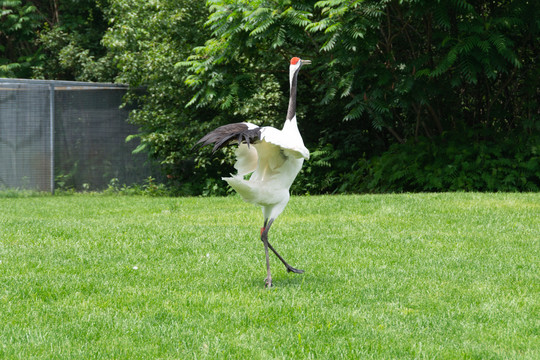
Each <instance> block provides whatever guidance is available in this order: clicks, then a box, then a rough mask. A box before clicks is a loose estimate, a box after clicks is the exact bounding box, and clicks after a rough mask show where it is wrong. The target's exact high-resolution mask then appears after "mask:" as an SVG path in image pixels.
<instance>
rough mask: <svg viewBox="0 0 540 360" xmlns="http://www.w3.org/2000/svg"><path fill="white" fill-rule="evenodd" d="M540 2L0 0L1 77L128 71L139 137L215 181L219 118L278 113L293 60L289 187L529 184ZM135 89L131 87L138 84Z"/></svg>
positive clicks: (539, 126)
mask: <svg viewBox="0 0 540 360" xmlns="http://www.w3.org/2000/svg"><path fill="white" fill-rule="evenodd" d="M539 9H540V2H538V1H533V0H529V1H526V0H514V1H510V0H501V1H465V0H448V1H442V0H440V1H437V0H402V1H396V0H393V1H390V0H383V1H369V0H365V1H358V0H330V1H301V0H300V1H296V0H295V1H287V0H273V1H272V0H268V1H240V0H234V1H233V0H209V1H207V2H206V3H205V2H204V1H193V0H155V1H147V0H80V1H77V0H66V1H59V0H51V1H21V0H0V20H1V21H0V77H20V78H46V79H63V80H83V81H114V82H121V83H127V84H129V85H131V87H132V88H133V89H138V91H133V92H132V93H131V94H130V95H129V98H128V99H126V101H132V100H136V101H137V103H138V104H139V106H138V110H136V111H133V113H132V114H131V121H133V122H134V123H136V124H138V125H139V126H140V128H141V133H140V134H138V136H139V137H140V139H141V141H142V142H141V147H140V149H139V150H141V151H142V150H144V151H149V152H150V153H151V154H152V156H154V157H156V158H157V159H159V161H161V163H162V165H163V169H164V172H165V174H166V175H167V178H168V179H169V181H170V184H169V185H170V186H171V187H172V188H173V189H174V191H175V192H176V193H177V194H224V193H226V192H227V189H226V187H225V184H224V183H223V182H222V181H221V180H220V176H222V175H228V173H229V172H232V171H233V168H232V166H231V165H230V163H231V161H230V160H231V157H232V151H231V150H225V151H222V152H219V153H218V154H217V156H215V157H211V156H209V150H203V151H202V152H200V153H193V152H192V150H191V147H192V146H193V144H194V143H195V142H196V140H197V139H198V138H200V137H201V136H202V135H203V134H204V133H205V132H206V131H208V130H211V129H212V128H214V127H216V126H219V125H222V124H225V123H230V122H237V121H250V122H253V123H256V124H260V125H262V124H264V125H273V126H276V127H280V126H281V124H282V122H283V121H284V118H285V112H286V107H287V100H288V72H287V67H288V60H289V59H290V58H291V57H292V56H300V57H302V58H305V59H310V60H312V61H313V64H312V65H311V66H310V67H309V68H308V67H306V68H305V69H304V70H303V71H302V73H301V75H300V78H299V83H300V85H299V98H298V99H299V100H298V101H299V104H298V119H299V126H300V128H301V129H300V130H301V132H302V134H303V137H304V141H305V143H306V146H307V147H308V148H309V149H310V150H311V152H312V159H311V160H310V161H309V162H306V163H305V165H304V169H303V170H302V173H301V174H300V176H299V178H298V179H297V182H296V183H295V185H293V187H294V188H293V192H294V193H296V194H304V193H311V194H317V193H334V192H349V193H353V192H401V191H449V190H450V191H457V190H465V191H469V190H470V191H472V190H475V191H538V190H539V188H540V157H539V152H540V111H539V108H540V67H539V66H538V65H539V64H538V63H539V61H540V59H539V54H538V46H539V43H540V10H539ZM141 88H144V89H145V91H143V92H141V91H140V89H141Z"/></svg>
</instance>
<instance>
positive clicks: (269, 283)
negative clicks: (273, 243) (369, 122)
mask: <svg viewBox="0 0 540 360" xmlns="http://www.w3.org/2000/svg"><path fill="white" fill-rule="evenodd" d="M261 240H262V242H263V244H264V254H265V255H266V279H265V280H264V282H265V283H266V287H271V286H272V274H271V273H270V257H269V256H268V231H267V230H266V229H264V230H261Z"/></svg>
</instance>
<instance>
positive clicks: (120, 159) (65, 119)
mask: <svg viewBox="0 0 540 360" xmlns="http://www.w3.org/2000/svg"><path fill="white" fill-rule="evenodd" d="M126 91H127V88H126V87H124V86H119V85H114V84H94V83H79V82H63V81H62V82H60V81H39V80H11V79H0V189H1V188H19V189H35V190H40V191H54V188H58V187H61V188H74V189H76V190H102V189H104V188H106V187H107V185H108V184H109V182H110V181H111V180H112V179H113V178H114V179H118V182H119V183H120V184H127V185H131V184H134V183H140V182H142V181H143V180H144V179H146V178H147V177H148V176H154V177H155V176H157V171H156V169H157V167H156V166H155V165H154V164H152V162H151V161H150V160H149V159H148V156H147V154H145V153H140V154H133V153H132V151H133V150H134V149H135V147H136V146H137V145H138V144H137V142H136V141H130V142H126V141H125V139H126V137H127V136H128V135H131V134H136V133H137V131H138V130H137V127H136V126H134V125H132V124H129V123H128V122H127V121H126V120H127V118H128V115H129V111H130V109H129V108H123V109H121V108H120V105H121V104H122V97H123V96H124V95H125V93H126Z"/></svg>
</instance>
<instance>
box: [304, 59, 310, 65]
mask: <svg viewBox="0 0 540 360" xmlns="http://www.w3.org/2000/svg"><path fill="white" fill-rule="evenodd" d="M309 64H311V60H302V65H309Z"/></svg>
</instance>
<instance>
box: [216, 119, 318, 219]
mask: <svg viewBox="0 0 540 360" xmlns="http://www.w3.org/2000/svg"><path fill="white" fill-rule="evenodd" d="M245 124H246V125H247V126H248V128H250V129H254V128H257V126H256V125H254V124H250V123H245ZM260 133H261V135H260V140H259V141H257V142H256V143H254V144H252V145H247V144H240V145H239V146H238V148H237V149H236V152H235V153H236V158H237V161H236V163H235V165H234V167H235V169H236V170H237V171H238V173H237V174H236V175H233V176H232V177H224V178H223V180H225V181H227V182H228V183H229V185H230V186H231V187H232V188H233V189H234V190H236V191H237V192H238V193H239V194H240V195H241V196H242V197H243V198H244V200H245V201H247V202H250V203H252V204H257V205H260V206H261V207H262V209H263V215H264V218H265V219H275V218H277V216H278V215H279V214H280V213H281V212H282V211H283V209H285V206H286V205H287V203H288V202H289V188H290V187H291V185H292V183H293V181H294V179H295V178H296V175H298V172H299V171H300V169H301V168H302V164H303V163H304V159H306V160H307V159H309V151H308V149H306V147H305V146H304V142H303V140H302V137H301V136H300V132H299V131H298V125H297V123H296V116H295V117H293V119H292V120H287V121H286V122H285V125H284V126H283V129H282V130H278V129H275V128H273V127H263V128H261V129H260ZM249 174H251V177H250V178H249V179H248V180H246V179H245V178H244V177H245V176H246V175H249Z"/></svg>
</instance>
